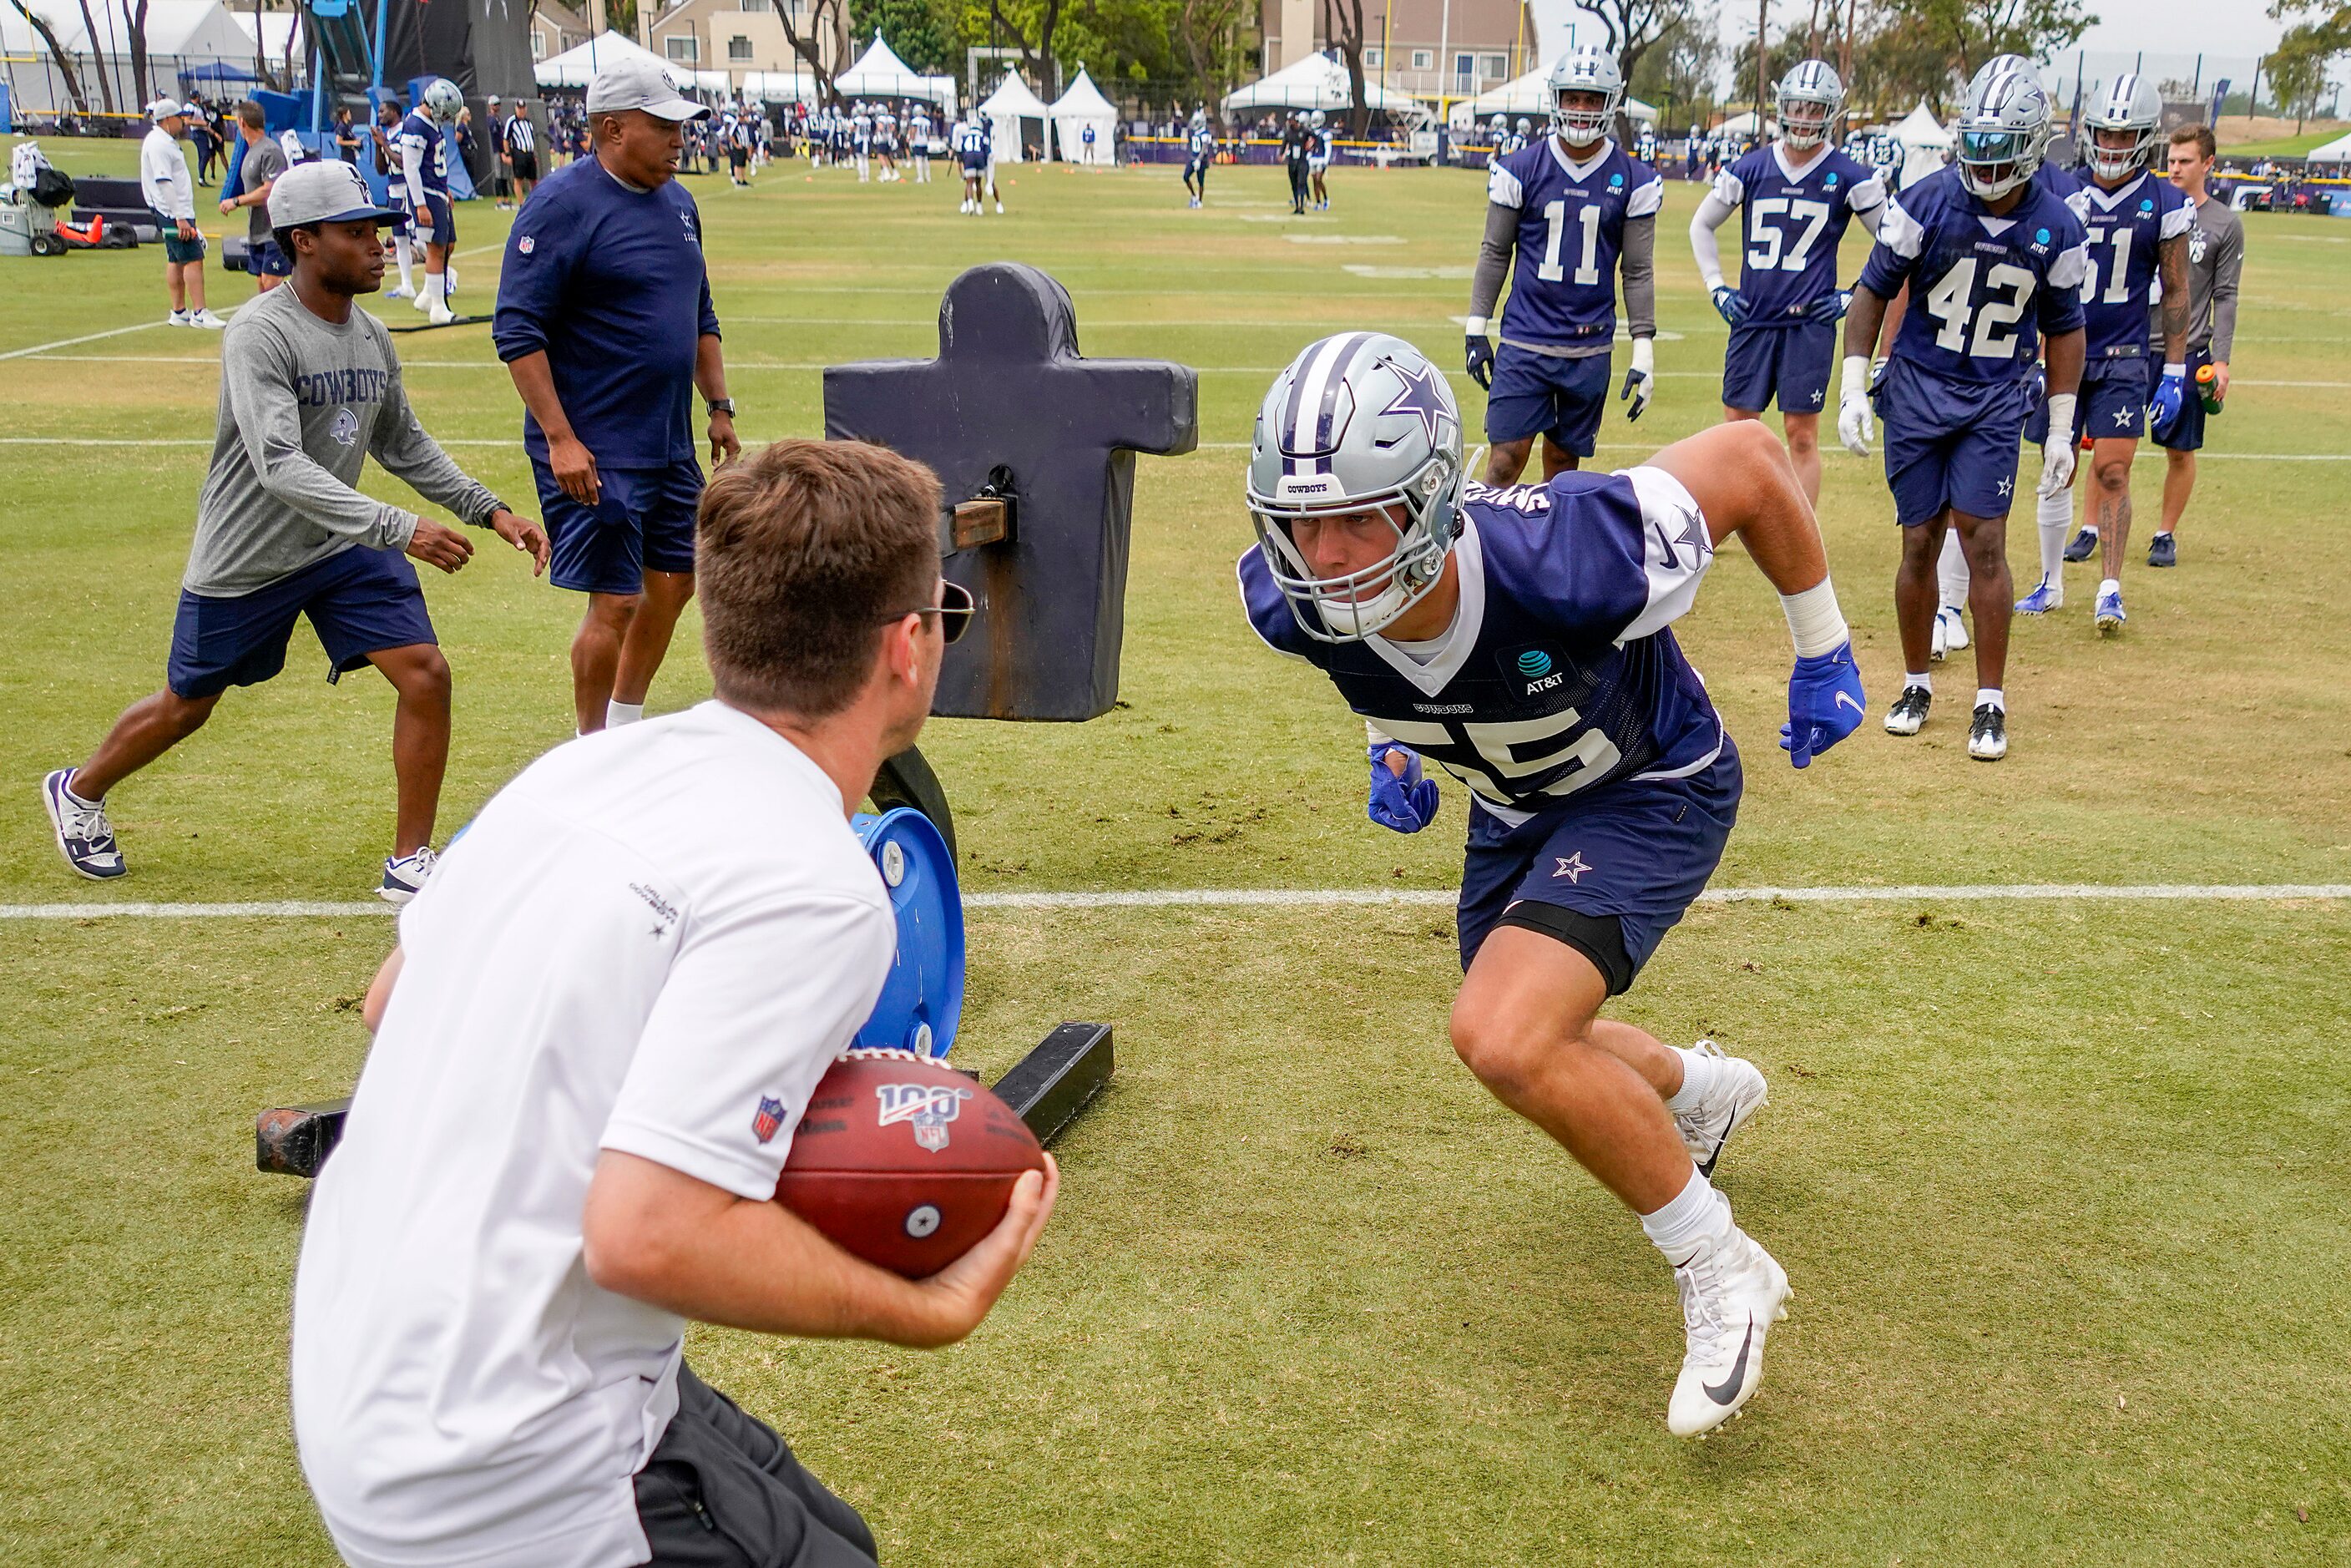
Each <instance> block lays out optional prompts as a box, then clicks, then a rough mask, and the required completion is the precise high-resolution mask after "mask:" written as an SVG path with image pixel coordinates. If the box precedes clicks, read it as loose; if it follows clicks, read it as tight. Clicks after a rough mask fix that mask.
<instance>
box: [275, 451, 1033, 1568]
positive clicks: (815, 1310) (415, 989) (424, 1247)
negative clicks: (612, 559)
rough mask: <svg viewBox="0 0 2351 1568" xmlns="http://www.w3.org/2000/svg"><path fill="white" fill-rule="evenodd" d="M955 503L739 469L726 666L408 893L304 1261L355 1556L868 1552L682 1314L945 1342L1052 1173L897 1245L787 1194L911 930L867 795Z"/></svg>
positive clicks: (712, 600)
mask: <svg viewBox="0 0 2351 1568" xmlns="http://www.w3.org/2000/svg"><path fill="white" fill-rule="evenodd" d="M938 517H939V486H938V483H937V481H936V480H935V478H934V477H933V476H931V474H930V472H929V470H927V469H925V468H924V467H922V466H921V465H917V464H914V463H912V462H910V461H908V460H906V459H904V458H902V457H899V456H897V455H894V454H892V453H890V452H888V451H886V450H884V449H883V448H880V447H876V446H868V445H863V444H857V443H852V442H807V441H793V442H779V443H778V444H775V445H773V446H770V447H768V448H767V449H766V450H765V451H764V452H762V453H761V454H760V455H758V456H757V457H756V458H754V459H752V460H751V461H750V462H747V463H743V464H738V465H735V466H733V467H730V468H726V469H722V470H721V471H720V472H719V473H718V475H717V476H715V477H714V478H713V479H712V480H711V482H710V486H709V488H708V489H707V491H706V492H705V495H704V497H703V501H702V509H701V540H700V548H701V550H702V556H701V560H702V572H703V580H702V586H703V593H702V601H703V622H704V637H705V645H706V651H707V653H708V656H709V661H710V667H711V672H712V674H713V677H714V683H715V685H716V691H717V696H716V699H715V700H714V701H711V702H708V703H705V704H704V705H702V706H699V707H696V708H693V709H689V710H688V711H686V712H684V713H679V714H673V715H670V716H665V717H663V718H658V719H654V720H652V721H649V722H647V723H643V724H638V725H631V726H626V727H622V728H619V729H613V730H607V731H604V732H601V733H600V734H596V735H592V736H589V737H585V738H582V739H580V740H576V741H573V742H571V743H570V744H569V745H566V746H561V747H557V748H556V749H555V750H554V751H552V752H550V753H549V754H548V755H547V756H546V757H544V758H540V759H539V760H538V762H536V763H534V764H533V765H532V766H531V767H530V768H527V769H526V770H525V771H524V772H523V773H522V775H521V776H520V777H519V778H517V779H516V780H515V781H514V782H513V783H512V784H510V785H508V786H507V788H506V789H504V790H502V791H500V792H499V794H498V795H497V796H496V798H495V799H493V800H491V801H490V803H489V804H488V805H487V806H486V807H485V808H483V810H482V813H481V815H480V816H479V817H477V818H476V819H475V821H474V822H473V825H472V826H471V828H470V829H468V830H467V831H466V832H465V835H464V836H463V837H462V838H461V839H460V840H459V841H456V842H455V843H454V844H453V845H452V846H451V847H450V850H449V852H448V854H447V855H446V856H445V857H444V860H443V861H442V862H441V865H440V868H439V870H438V871H437V873H435V875H434V878H433V880H432V881H431V882H430V883H427V884H426V885H425V888H424V891H423V894H420V895H419V896H418V897H417V898H416V899H415V901H414V902H413V903H412V904H409V905H408V906H407V908H406V909H405V910H404V911H403V912H402V917H401V924H400V946H398V947H397V948H395V949H394V951H393V953H392V957H391V958H390V959H389V960H387V961H386V963H385V965H384V967H383V970H382V972H381V973H380V974H379V975H378V976H377V977H376V981H375V984H374V985H373V986H372V987H371V988H370V990H369V994H368V1000H367V1009H366V1017H367V1018H368V1019H369V1021H370V1023H371V1026H372V1027H374V1029H375V1030H376V1037H375V1045H374V1048H373V1050H372V1051H371V1054H370V1055H369V1058H368V1062H367V1067H366V1070H365V1071H363V1072H362V1073H361V1075H360V1083H359V1090H358V1092H357V1095H356V1097H355V1099H354V1101H353V1103H352V1106H351V1112H350V1121H349V1124H348V1125H347V1130H346V1132H345V1135H344V1138H343V1141H342V1143H341V1145H340V1147H338V1149H337V1150H336V1152H335V1155H334V1157H333V1158H332V1159H331V1160H330V1161H329V1163H328V1165H327V1167H326V1169H325V1172H324V1173H323V1175H322V1176H320V1178H319V1184H318V1186H317V1190H316V1191H315V1193H314V1194H313V1195H312V1198H311V1203H310V1211H309V1224H308V1232H307V1234H306V1235H305V1236H304V1238H303V1244H302V1258H301V1264H300V1268H299V1271H298V1275H297V1278H296V1281H295V1287H294V1335H293V1342H294V1343H293V1404H294V1430H295V1437H296V1440H297V1443H298V1447H299V1449H300V1454H301V1461H302V1469H303V1472H304V1474H305V1475H306V1476H307V1477H308V1480H309V1483H310V1487H311V1490H312V1491H313V1493H314V1494H315V1495H316V1497H317V1499H318V1501H319V1510H320V1511H321V1512H322V1513H323V1514H324V1515H325V1518H326V1521H327V1526H328V1528H329V1531H331V1532H332V1533H333V1536H334V1540H335V1544H336V1547H337V1548H338V1549H339V1550H340V1552H342V1554H343V1556H344V1557H345V1558H346V1559H347V1560H348V1561H350V1563H355V1564H361V1565H374V1564H383V1565H392V1564H398V1565H400V1568H412V1565H414V1564H421V1563H465V1564H467V1568H507V1565H513V1568H525V1565H528V1568H540V1565H544V1564H550V1563H563V1564H569V1565H584V1568H594V1565H601V1564H614V1565H618V1564H625V1563H644V1562H653V1563H712V1562H717V1561H721V1560H723V1561H726V1562H728V1563H737V1562H743V1561H750V1562H757V1563H792V1564H794V1565H796V1568H832V1565H866V1568H870V1564H871V1563H872V1559H873V1552H874V1548H873V1540H872V1534H871V1533H870V1532H869V1531H867V1530H866V1528H865V1525H864V1523H863V1521H862V1520H861V1519H859V1517H858V1515H857V1513H856V1511H855V1510H853V1509H852V1508H851V1507H850V1506H849V1505H848V1504H847V1503H845V1502H843V1501H841V1500H840V1499H839V1498H837V1497H835V1496H833V1495H832V1494H831V1492H830V1491H828V1490H825V1488H824V1487H823V1486H822V1485H821V1484H820V1482H818V1481H817V1480H816V1479H815V1478H814V1477H812V1476H810V1474H809V1473H808V1472H807V1471H806V1470H805V1469H801V1468H800V1466H799V1462H798V1461H797V1460H795V1459H794V1458H792V1456H791V1452H790V1450H789V1448H786V1447H785V1446H784V1444H783V1442H782V1441H781V1439H779V1438H778V1437H777V1436H776V1435H775V1433H774V1432H772V1431H771V1430H769V1429H768V1427H765V1426H763V1425H761V1424H760V1423H759V1422H758V1421H757V1420H754V1419H753V1418H752V1417H750V1416H747V1415H746V1414H744V1413H743V1412H742V1411H741V1410H739V1409H737V1407H736V1406H734V1405H733V1404H732V1403H730V1402H729V1401H727V1400H726V1398H725V1397H724V1396H720V1395H718V1394H716V1393H714V1392H713V1391H712V1390H711V1389H710V1388H709V1387H708V1386H706V1385H704V1384H703V1383H702V1382H701V1381H700V1380H699V1379H697V1378H696V1377H695V1375H694V1374H693V1373H692V1372H691V1371H690V1370H689V1369H687V1368H686V1367H685V1366H684V1364H683V1361H682V1358H681V1354H680V1353H681V1348H682V1338H681V1336H682V1333H683V1331H684V1325H685V1322H686V1320H687V1319H695V1320H697V1321H700V1322H712V1323H722V1324H728V1325H732V1326H735V1327H738V1328H747V1329H753V1330H758V1331H760V1332H764V1333H781V1334H805V1335H818V1336H839V1337H858V1338H870V1339H880V1340H885V1341H888V1342H890V1343H896V1344H904V1345H914V1346H931V1345H944V1344H947V1343H952V1342H954V1341H956V1340H958V1339H961V1338H962V1337H963V1336H964V1335H966V1334H967V1333H970V1332H971V1331H972V1330H973V1329H974V1328H976V1327H977V1326H978V1324H979V1322H980V1320H981V1319H982V1318H984V1317H985V1316H986V1315H987V1311H988V1309H989V1307H990V1306H992V1305H993V1304H994V1302H995V1301H996V1299H997V1296H998V1294H999V1293H1000V1292H1001V1291H1003V1290H1004V1288H1005V1286H1006V1285H1007V1284H1008V1282H1009V1281H1010V1280H1011V1277H1012V1275H1013V1272H1014V1271H1015V1270H1018V1269H1019V1267H1020V1265H1021V1263H1022V1261H1023V1260H1025V1259H1026V1258H1027V1257H1028V1255H1029V1249H1030V1248H1031V1247H1032V1246H1034V1245H1035V1243H1036V1239H1037V1235H1038V1232H1039V1231H1040V1229H1042V1228H1043V1226H1044V1224H1045V1219H1046V1217H1047V1215H1048V1214H1050V1211H1051V1209H1052V1205H1053V1195H1054V1188H1055V1181H1056V1173H1055V1172H1054V1170H1053V1168H1052V1166H1050V1162H1049V1163H1048V1166H1047V1169H1046V1171H1045V1173H1044V1174H1043V1176H1041V1177H1040V1176H1035V1175H1030V1176H1023V1177H1022V1178H1021V1181H1020V1184H1019V1186H1018V1187H1017V1188H1016V1189H1015V1191H1014V1195H1013V1198H1012V1204H1011V1207H1010V1210H1009V1212H1008V1213H1007V1215H1006V1216H1005V1218H1004V1220H1003V1222H1002V1223H1001V1224H999V1225H998V1227H997V1228H996V1229H995V1231H994V1232H992V1233H991V1234H990V1235H989V1236H988V1237H987V1239H985V1240H983V1241H982V1242H980V1244H979V1245H978V1246H977V1248H975V1249H973V1250H972V1251H970V1252H969V1253H967V1254H966V1255H965V1256H964V1257H963V1258H962V1259H961V1260H958V1261H956V1263H954V1264H953V1265H951V1266H950V1267H949V1268H947V1269H946V1270H945V1271H944V1272H942V1273H939V1274H936V1275H934V1276H933V1277H931V1278H930V1279H927V1280H918V1281H908V1280H904V1279H901V1278H899V1277H898V1276H896V1275H894V1274H891V1273H887V1272H884V1271H883V1270H879V1269H876V1268H873V1267H872V1266H871V1265H868V1264H866V1263H863V1262H861V1261H859V1260H857V1259H855V1258H852V1257H851V1256H850V1255H849V1254H848V1253H846V1252H844V1251H842V1250H841V1249H839V1248H838V1247H836V1246H834V1245H833V1244H832V1243H831V1241H829V1240H827V1239H825V1238H824V1237H822V1236H821V1235H820V1234H819V1233H818V1232H817V1231H816V1230H814V1229H813V1228H810V1226H808V1225H807V1224H806V1223H804V1222H803V1221H801V1220H800V1219H799V1218H796V1217H795V1216H794V1215H792V1214H791V1213H790V1212H789V1211H788V1210H786V1209H785V1208H783V1207H781V1206H780V1205H778V1204H776V1203H774V1202H772V1201H769V1200H770V1198H771V1197H772V1195H773V1193H774V1191H775V1186H776V1179H777V1176H778V1172H779V1171H780V1170H781V1169H782V1167H783V1164H784V1159H785V1156H786V1155H787V1154H788V1153H789V1147H790V1144H791V1134H792V1129H793V1128H794V1127H795V1126H796V1125H797V1124H798V1123H799V1117H800V1115H801V1113H802V1112H803V1111H804V1110H805V1109H806V1107H807V1104H808V1101H809V1096H810V1091H811V1090H812V1089H813V1087H814V1085H815V1084H816V1082H817V1081H818V1079H819V1078H820V1076H822V1074H823V1072H824V1071H825V1069H826V1068H827V1067H828V1066H829V1065H830V1064H831V1061H832V1059H833V1057H834V1055H835V1054H836V1053H837V1052H838V1051H840V1050H841V1049H842V1048H843V1047H844V1046H846V1045H847V1044H848V1043H849V1040H850V1039H851V1038H852V1034H853V1033H854V1031H855V1030H856V1029H857V1028H858V1026H859V1025H860V1024H862V1022H863V1021H864V1019H865V1017H866V1015H867V1014H868V1013H869V1012H870V1011H871V1010H872V1006H873V1002H874V999H875V998H876V997H877V996H878V995H879V994H880V992H881V988H882V984H883V978H884V977H885V976H886V974H887V973H888V970H889V967H890V963H891V955H892V949H893V942H894V935H895V933H894V924H893V918H892V915H891V909H890V904H889V900H888V898H887V896H886V894H885V891H884V889H883V883H882V880H881V876H880V873H878V872H877V871H876V870H875V869H874V866H873V863H872V861H871V860H870V859H869V858H868V857H867V856H866V854H865V853H864V852H863V851H862V848H861V847H860V846H859V844H858V841H857V839H856V836H855V835H854V834H853V833H852V831H851V830H850V827H849V824H848V821H847V818H848V814H849V812H850V810H852V808H853V807H854V806H855V804H856V803H857V802H858V801H859V800H861V799H862V797H863V795H864V793H865V791H866V789H867V788H868V786H869V785H870V784H871V782H872V778H873V772H874V769H875V768H876V767H877V766H878V765H879V764H880V763H881V761H882V759H883V758H885V757H888V756H890V755H891V754H892V753H893V752H896V751H898V750H900V749H903V748H904V747H906V746H907V745H908V744H910V743H911V742H912V741H913V740H914V736H915V734H916V732H917V731H918V730H920V729H921V727H922V724H923V718H924V716H925V715H926V714H927V713H929V711H930V707H931V695H932V690H933V687H934V686H935V684H936V682H937V678H938V668H939V660H940V657H941V653H942V651H943V649H944V646H945V636H946V633H947V631H948V622H950V621H954V622H956V630H960V622H962V620H963V619H964V618H965V617H967V615H968V612H969V602H968V600H966V601H963V603H962V604H961V605H960V606H959V607H952V608H951V607H947V606H946V603H945V601H946V598H947V597H952V595H949V594H947V592H946V585H945V584H944V583H943V582H942V581H941V580H940V577H939V555H938V546H937V527H938ZM686 799H690V800H693V802H694V809H693V810H679V809H678V803H679V801H680V800H686ZM713 821H724V822H726V823H727V824H728V831H726V832H725V833H712V832H711V831H709V824H710V823H711V822H713ZM762 1102H768V1103H770V1104H769V1109H768V1114H766V1115H765V1116H763V1115H762V1114H761V1107H762ZM778 1102H779V1103H781V1106H782V1114H781V1117H780V1119H778V1117H777V1115H776V1114H775V1113H774V1108H773V1103H778ZM876 1458H877V1460H880V1459H883V1456H876Z"/></svg>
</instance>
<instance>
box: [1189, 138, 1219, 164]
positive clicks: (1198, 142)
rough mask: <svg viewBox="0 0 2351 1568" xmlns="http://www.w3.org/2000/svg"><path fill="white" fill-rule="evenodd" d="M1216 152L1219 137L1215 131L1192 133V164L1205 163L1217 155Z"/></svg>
mask: <svg viewBox="0 0 2351 1568" xmlns="http://www.w3.org/2000/svg"><path fill="white" fill-rule="evenodd" d="M1216 151H1217V135H1216V132H1215V131H1207V130H1201V131H1194V132H1192V162H1195V163H1205V162H1207V161H1208V160H1209V159H1210V158H1212V157H1214V156H1215V155H1216Z"/></svg>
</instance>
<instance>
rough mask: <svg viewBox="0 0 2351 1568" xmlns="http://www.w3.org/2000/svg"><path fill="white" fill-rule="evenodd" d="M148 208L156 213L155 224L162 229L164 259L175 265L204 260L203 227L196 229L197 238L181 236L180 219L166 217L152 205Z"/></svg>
mask: <svg viewBox="0 0 2351 1568" xmlns="http://www.w3.org/2000/svg"><path fill="white" fill-rule="evenodd" d="M147 210H148V211H149V212H151V213H154V215H155V226H156V227H157V228H158V229H160V230H162V235H163V259H164V260H165V261H167V262H169V263H171V264H172V266H173V267H178V266H181V265H183V264H184V263H186V262H191V261H202V260H204V231H203V230H202V229H198V230H197V231H196V237H195V238H193V239H182V238H181V237H180V220H179V219H177V218H172V217H166V216H164V215H163V214H162V213H160V212H156V211H155V209H154V208H152V207H150V208H148V209H147Z"/></svg>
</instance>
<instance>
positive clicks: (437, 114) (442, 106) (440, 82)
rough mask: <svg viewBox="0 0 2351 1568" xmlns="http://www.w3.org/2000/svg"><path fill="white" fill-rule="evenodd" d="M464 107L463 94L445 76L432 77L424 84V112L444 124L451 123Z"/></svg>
mask: <svg viewBox="0 0 2351 1568" xmlns="http://www.w3.org/2000/svg"><path fill="white" fill-rule="evenodd" d="M464 108H465V94H464V93H463V92H461V91H459V90H458V89H457V84H456V83H455V82H453V81H451V80H450V79H449V78H447V77H434V78H433V79H432V80H431V81H429V82H426V83H425V84H424V112H425V113H427V114H429V115H431V116H432V117H433V118H434V119H435V120H439V121H440V122H441V123H442V124H444V125H448V124H451V123H453V122H454V121H455V120H456V118H457V115H458V113H459V111H460V110H463V109H464Z"/></svg>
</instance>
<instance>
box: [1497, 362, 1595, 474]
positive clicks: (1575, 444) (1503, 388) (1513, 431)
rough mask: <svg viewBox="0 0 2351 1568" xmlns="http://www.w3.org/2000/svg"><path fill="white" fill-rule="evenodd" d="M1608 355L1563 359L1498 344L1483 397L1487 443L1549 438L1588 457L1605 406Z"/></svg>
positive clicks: (1577, 453) (1579, 455)
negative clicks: (1488, 385) (1533, 436)
mask: <svg viewBox="0 0 2351 1568" xmlns="http://www.w3.org/2000/svg"><path fill="white" fill-rule="evenodd" d="M1613 362H1614V361H1613V360H1612V359H1611V357H1610V356H1609V355H1607V354H1586V355H1584V356H1583V357H1582V358H1581V359H1573V360H1569V359H1562V358H1561V357H1560V356H1559V355H1557V354H1538V353H1536V352H1535V351H1534V350H1531V349H1521V348H1519V347H1518V346H1516V345H1515V344H1511V343H1503V344H1500V345H1499V346H1498V347H1497V348H1496V349H1495V350H1494V384H1493V386H1492V387H1491V388H1490V389H1489V391H1488V392H1487V393H1486V439H1487V440H1489V441H1524V440H1526V439H1527V438H1528V437H1529V436H1531V435H1548V436H1550V437H1551V438H1552V440H1553V441H1555V442H1557V443H1558V444H1560V445H1562V446H1563V447H1565V448H1566V449H1567V450H1568V451H1570V452H1573V453H1574V454H1575V455H1577V456H1578V457H1589V456H1591V455H1592V454H1593V441H1594V438H1595V437H1597V436H1598V435H1599V434H1600V414H1601V411H1602V410H1603V409H1604V408H1606V407H1607V406H1608V371H1609V367H1610V365H1611V364H1612V363H1613Z"/></svg>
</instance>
